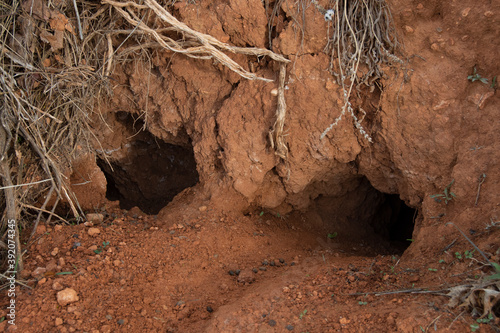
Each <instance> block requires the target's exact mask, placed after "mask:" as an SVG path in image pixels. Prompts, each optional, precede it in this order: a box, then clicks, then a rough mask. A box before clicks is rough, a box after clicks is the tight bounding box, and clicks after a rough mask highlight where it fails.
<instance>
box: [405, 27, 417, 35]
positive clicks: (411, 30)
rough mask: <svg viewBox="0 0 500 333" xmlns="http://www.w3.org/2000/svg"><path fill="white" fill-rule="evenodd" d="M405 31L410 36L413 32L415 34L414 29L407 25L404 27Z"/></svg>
mask: <svg viewBox="0 0 500 333" xmlns="http://www.w3.org/2000/svg"><path fill="white" fill-rule="evenodd" d="M405 31H406V32H407V33H409V34H412V33H413V32H415V29H413V28H412V27H410V26H409V25H405Z"/></svg>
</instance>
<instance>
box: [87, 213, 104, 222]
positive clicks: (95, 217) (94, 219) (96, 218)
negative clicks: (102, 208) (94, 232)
mask: <svg viewBox="0 0 500 333" xmlns="http://www.w3.org/2000/svg"><path fill="white" fill-rule="evenodd" d="M87 220H89V221H90V222H102V221H104V215H102V214H87Z"/></svg>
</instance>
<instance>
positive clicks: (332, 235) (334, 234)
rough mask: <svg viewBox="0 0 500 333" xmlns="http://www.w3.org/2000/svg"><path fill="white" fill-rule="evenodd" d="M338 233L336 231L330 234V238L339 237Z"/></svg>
mask: <svg viewBox="0 0 500 333" xmlns="http://www.w3.org/2000/svg"><path fill="white" fill-rule="evenodd" d="M337 235H338V234H337V232H334V233H331V234H328V238H330V239H333V238H335V237H337Z"/></svg>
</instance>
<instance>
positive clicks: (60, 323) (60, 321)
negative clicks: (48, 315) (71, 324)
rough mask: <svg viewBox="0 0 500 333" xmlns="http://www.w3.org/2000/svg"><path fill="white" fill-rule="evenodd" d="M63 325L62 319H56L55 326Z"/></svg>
mask: <svg viewBox="0 0 500 333" xmlns="http://www.w3.org/2000/svg"><path fill="white" fill-rule="evenodd" d="M62 324H63V320H62V318H56V326H61V325H62Z"/></svg>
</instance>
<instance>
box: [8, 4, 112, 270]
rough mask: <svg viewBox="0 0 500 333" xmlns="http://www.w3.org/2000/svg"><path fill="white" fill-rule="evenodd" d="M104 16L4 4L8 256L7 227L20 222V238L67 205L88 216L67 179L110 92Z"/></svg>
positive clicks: (80, 9)
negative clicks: (98, 103)
mask: <svg viewBox="0 0 500 333" xmlns="http://www.w3.org/2000/svg"><path fill="white" fill-rule="evenodd" d="M69 4H71V6H67V5H69ZM77 13H78V14H77ZM102 13H103V7H102V6H101V5H100V4H96V3H92V2H84V1H77V6H76V10H75V7H74V6H73V5H72V3H71V2H69V3H66V2H64V1H52V2H48V4H47V2H46V1H42V0H28V1H25V2H23V3H21V2H20V1H18V0H14V1H12V3H11V4H7V3H6V2H2V4H1V5H0V22H1V23H0V39H1V43H2V50H1V53H0V77H1V79H0V93H1V96H0V110H1V114H0V125H1V126H0V151H1V155H0V156H1V157H0V169H1V175H0V179H1V180H2V185H3V187H2V190H3V191H2V196H1V197H0V209H1V210H2V211H3V214H2V227H1V231H2V233H1V234H2V235H3V238H2V239H1V241H2V242H1V243H0V246H1V247H3V248H4V249H5V244H6V243H7V240H6V234H5V233H4V231H5V228H6V223H7V221H8V220H15V221H16V223H17V226H16V227H17V228H18V232H17V233H16V235H17V236H19V232H21V230H22V229H24V228H26V227H27V226H28V222H27V221H28V220H29V221H30V223H34V225H35V226H36V225H37V224H38V222H39V221H40V220H41V218H42V217H47V219H48V220H50V218H52V217H53V216H56V217H58V216H57V215H56V214H55V209H56V207H57V206H58V204H59V203H60V201H61V200H63V201H65V202H66V203H67V204H68V205H69V208H70V211H71V214H72V216H73V218H77V219H78V218H80V216H81V210H80V209H79V207H78V202H77V201H76V199H75V198H74V196H73V194H72V192H71V189H70V184H69V183H68V180H67V179H66V178H65V177H64V173H65V172H66V171H67V170H68V168H69V166H70V163H71V160H72V158H73V157H74V156H75V155H76V154H77V153H78V152H80V151H82V150H84V149H85V144H86V142H87V139H88V136H89V135H90V133H91V132H90V130H89V125H88V117H89V112H91V110H92V109H93V107H94V106H95V103H96V101H98V100H99V99H100V98H101V96H102V95H105V94H106V93H107V78H106V76H107V75H108V74H109V72H108V70H107V68H105V67H104V64H105V59H104V57H103V54H104V53H105V51H106V50H107V47H108V46H107V45H108V41H107V39H106V35H105V34H104V32H103V31H104V28H105V27H106V26H108V25H109V24H110V22H111V17H110V16H106V15H102ZM78 18H79V19H78ZM79 22H80V23H79ZM82 22H83V24H82ZM51 201H52V202H51ZM49 202H50V207H51V209H50V211H49V210H47V207H48V205H49ZM58 218H60V219H63V218H62V217H58ZM65 218H67V217H65ZM18 238H19V237H17V239H16V243H17V254H18V255H20V251H21V249H20V246H19V239H18ZM21 269H22V261H21V256H19V257H18V271H20V270H21Z"/></svg>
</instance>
